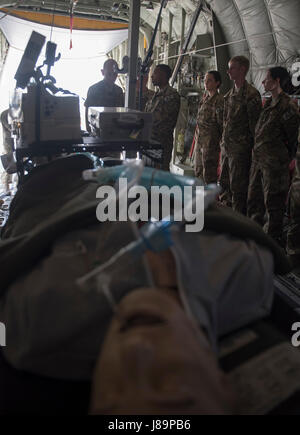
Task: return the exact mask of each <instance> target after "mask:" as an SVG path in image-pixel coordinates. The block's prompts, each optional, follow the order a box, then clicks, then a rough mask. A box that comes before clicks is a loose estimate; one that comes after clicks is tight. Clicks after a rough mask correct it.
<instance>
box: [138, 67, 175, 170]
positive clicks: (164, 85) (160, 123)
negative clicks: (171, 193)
mask: <svg viewBox="0 0 300 435" xmlns="http://www.w3.org/2000/svg"><path fill="white" fill-rule="evenodd" d="M171 74H172V71H171V69H170V68H169V67H168V65H163V64H160V65H157V67H156V68H155V70H154V72H153V75H152V82H153V84H154V86H159V90H158V91H157V92H155V94H154V95H153V97H152V98H151V99H150V100H149V101H148V103H147V104H146V108H145V111H146V112H152V113H153V127H152V139H153V140H156V141H158V142H160V143H161V144H162V146H163V162H162V166H161V169H164V170H166V171H168V170H169V164H170V160H171V157H172V151H173V131H174V128H175V126H176V122H177V117H178V113H179V109H180V96H179V94H178V92H177V91H176V90H175V89H173V88H171V86H170V85H169V83H168V82H169V78H170V77H171Z"/></svg>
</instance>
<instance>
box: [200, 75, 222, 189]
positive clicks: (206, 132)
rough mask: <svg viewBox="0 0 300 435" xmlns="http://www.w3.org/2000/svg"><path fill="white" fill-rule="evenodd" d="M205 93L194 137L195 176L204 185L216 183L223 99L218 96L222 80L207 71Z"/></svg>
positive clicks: (219, 76)
mask: <svg viewBox="0 0 300 435" xmlns="http://www.w3.org/2000/svg"><path fill="white" fill-rule="evenodd" d="M204 84H205V89H206V93H205V94H204V96H203V99H202V101H201V103H200V107H199V110H198V116H197V125H196V137H195V144H196V149H195V175H196V177H200V178H201V179H203V181H204V182H205V183H206V184H210V183H216V182H217V179H218V174H217V171H218V164H219V154H220V140H221V137H222V128H223V108H224V97H223V95H221V94H219V90H218V89H219V87H220V86H221V84H222V78H221V75H220V73H219V72H218V71H209V72H208V73H207V74H206V75H205V78H204Z"/></svg>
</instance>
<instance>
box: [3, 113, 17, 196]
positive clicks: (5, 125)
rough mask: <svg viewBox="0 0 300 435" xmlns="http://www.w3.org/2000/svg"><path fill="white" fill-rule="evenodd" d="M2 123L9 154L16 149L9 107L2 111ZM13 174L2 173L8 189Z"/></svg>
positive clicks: (6, 151)
mask: <svg viewBox="0 0 300 435" xmlns="http://www.w3.org/2000/svg"><path fill="white" fill-rule="evenodd" d="M1 124H2V132H3V148H4V151H5V154H9V153H12V152H13V149H14V141H13V138H12V137H11V129H10V125H9V123H8V109H7V110H4V112H2V113H1ZM11 180H12V176H11V175H10V174H7V173H6V172H4V173H3V174H2V175H1V181H2V182H3V184H4V186H5V189H6V190H7V191H8V188H9V183H11Z"/></svg>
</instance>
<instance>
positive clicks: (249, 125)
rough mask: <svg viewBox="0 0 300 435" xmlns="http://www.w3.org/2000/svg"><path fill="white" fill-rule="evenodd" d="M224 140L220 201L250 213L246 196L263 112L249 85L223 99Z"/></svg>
mask: <svg viewBox="0 0 300 435" xmlns="http://www.w3.org/2000/svg"><path fill="white" fill-rule="evenodd" d="M224 100H225V102H224V122H223V137H222V140H221V167H222V169H221V175H220V184H221V186H222V188H223V189H224V193H223V195H221V200H224V199H225V200H226V201H227V202H232V207H233V209H234V210H236V211H238V212H240V213H243V214H246V213H247V192H248V184H249V170H250V166H251V151H252V147H253V143H254V133H255V126H256V122H257V120H258V118H259V115H260V112H261V107H262V104H261V97H260V93H259V92H258V91H257V90H256V89H255V88H254V87H253V86H252V85H250V84H249V83H248V82H247V81H245V83H244V85H243V86H242V87H241V89H240V90H239V91H238V92H236V90H235V88H233V89H232V90H231V91H229V92H228V93H227V94H226V95H225V97H224Z"/></svg>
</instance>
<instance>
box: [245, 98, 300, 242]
mask: <svg viewBox="0 0 300 435" xmlns="http://www.w3.org/2000/svg"><path fill="white" fill-rule="evenodd" d="M299 121H300V118H299V115H298V112H297V109H296V107H295V106H294V104H293V103H292V102H291V99H290V97H289V96H288V95H286V94H285V93H284V92H282V93H281V94H280V95H279V96H278V99H277V101H276V102H275V103H274V104H272V99H270V100H269V101H267V102H266V104H265V106H264V108H263V111H262V113H261V115H260V118H259V120H258V123H257V126H256V131H255V144H254V148H253V156H252V166H251V172H250V185H249V196H248V216H249V217H250V218H252V219H254V220H255V221H256V222H258V223H259V224H261V225H263V223H264V215H265V211H266V213H267V221H266V223H265V226H264V230H265V232H266V233H267V234H269V235H270V236H272V237H273V238H275V239H276V240H278V241H281V237H282V227H283V217H284V212H285V202H286V198H287V194H288V189H289V163H290V161H291V157H290V155H289V151H288V147H287V144H288V143H292V142H294V143H295V142H297V135H298V126H299Z"/></svg>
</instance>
